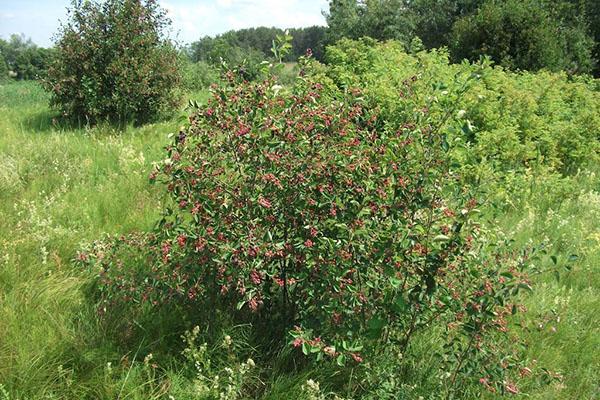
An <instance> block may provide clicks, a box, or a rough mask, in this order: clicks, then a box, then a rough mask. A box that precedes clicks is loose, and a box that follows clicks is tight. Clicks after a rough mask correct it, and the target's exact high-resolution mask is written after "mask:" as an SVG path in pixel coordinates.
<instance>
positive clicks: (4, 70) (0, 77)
mask: <svg viewBox="0 0 600 400" xmlns="http://www.w3.org/2000/svg"><path fill="white" fill-rule="evenodd" d="M7 80H8V65H6V61H4V58H3V57H1V55H0V82H4V81H7Z"/></svg>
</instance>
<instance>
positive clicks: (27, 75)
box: [0, 35, 54, 80]
mask: <svg viewBox="0 0 600 400" xmlns="http://www.w3.org/2000/svg"><path fill="white" fill-rule="evenodd" d="M53 56H54V51H53V49H45V48H42V47H38V46H36V45H35V44H34V43H33V42H32V41H31V39H26V38H25V36H23V35H11V36H10V39H9V40H8V41H4V40H2V39H0V63H4V64H5V66H6V67H7V68H8V71H12V74H13V78H15V79H17V80H23V79H41V78H44V77H45V76H46V73H47V70H48V67H49V65H50V63H51V62H52V59H53ZM2 68H3V66H1V65H0V73H1V71H2ZM2 75H3V76H4V75H7V72H4V73H2ZM0 79H2V78H0Z"/></svg>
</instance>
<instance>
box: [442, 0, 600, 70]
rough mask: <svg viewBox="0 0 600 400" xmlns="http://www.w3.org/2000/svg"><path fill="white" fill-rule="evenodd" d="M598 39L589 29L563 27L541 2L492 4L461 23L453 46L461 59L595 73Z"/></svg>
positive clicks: (455, 56)
mask: <svg viewBox="0 0 600 400" xmlns="http://www.w3.org/2000/svg"><path fill="white" fill-rule="evenodd" d="M592 46H593V41H592V39H591V38H589V37H587V35H586V32H585V28H584V27H581V26H580V27H577V26H574V27H570V28H569V30H566V29H563V27H562V26H561V21H560V20H559V19H558V18H554V17H553V16H552V15H551V14H550V13H549V12H548V10H547V9H546V8H545V7H544V6H542V5H541V4H540V2H538V1H537V0H527V1H517V0H508V1H502V2H495V1H489V2H486V3H485V4H484V5H483V6H482V7H481V8H479V9H478V11H477V12H476V13H475V14H473V15H470V16H468V17H465V18H462V19H461V20H459V21H457V22H456V24H455V25H454V27H453V37H452V40H451V49H452V54H453V57H454V58H455V59H457V60H461V59H463V58H466V59H469V60H476V59H478V58H479V57H480V56H481V55H482V54H485V55H488V56H490V57H491V58H492V60H494V61H496V62H497V63H498V64H500V65H502V66H504V67H507V68H510V69H526V70H533V71H535V70H539V69H541V68H547V69H550V70H553V71H557V70H568V71H570V72H572V73H582V72H583V73H585V72H590V71H591V69H592V61H591V49H592Z"/></svg>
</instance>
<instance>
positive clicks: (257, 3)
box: [0, 0, 328, 47]
mask: <svg viewBox="0 0 600 400" xmlns="http://www.w3.org/2000/svg"><path fill="white" fill-rule="evenodd" d="M159 3H160V4H161V6H162V7H163V8H165V9H166V10H167V12H168V15H169V17H170V18H171V20H172V21H173V25H172V30H173V31H172V33H171V37H172V38H173V39H176V40H177V41H179V42H181V43H190V42H193V41H195V40H198V39H199V38H201V37H203V36H206V35H209V36H214V35H216V34H219V33H223V32H226V31H228V30H231V29H242V28H251V27H255V26H275V27H279V28H299V27H305V26H311V25H325V18H324V17H323V14H322V11H323V10H327V9H328V1H327V0H159ZM69 5H70V0H48V1H44V0H0V37H2V38H3V39H7V38H8V37H9V36H10V35H11V34H13V33H19V34H20V33H22V34H24V35H25V36H26V37H30V38H31V39H32V40H33V41H34V43H36V44H38V45H40V46H43V47H48V46H51V45H52V38H53V36H54V34H55V33H56V31H57V30H58V27H59V21H60V20H64V19H65V18H66V15H67V12H66V10H67V7H68V6H69Z"/></svg>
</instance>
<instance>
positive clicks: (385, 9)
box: [0, 0, 600, 79]
mask: <svg viewBox="0 0 600 400" xmlns="http://www.w3.org/2000/svg"><path fill="white" fill-rule="evenodd" d="M138 1H140V2H141V3H144V1H141V0H138ZM324 16H325V18H326V21H327V26H311V27H306V28H292V29H289V30H288V32H289V34H290V35H291V36H292V37H293V40H292V50H291V51H290V52H289V54H288V55H287V56H286V58H285V60H284V61H288V62H293V61H296V60H297V59H298V57H300V56H301V55H303V54H305V52H306V50H307V49H309V48H310V49H311V50H312V54H313V56H314V57H315V58H316V59H317V60H319V61H325V62H326V60H325V59H324V49H325V47H326V46H328V45H331V44H334V43H336V42H337V41H338V40H340V39H342V38H350V39H358V38H361V37H365V36H367V37H371V38H374V39H377V40H390V39H393V40H398V41H400V42H401V43H403V44H404V45H405V47H406V49H407V50H415V49H421V48H425V49H432V48H439V47H446V48H448V50H449V52H450V55H451V58H452V60H453V61H455V62H460V61H462V60H463V59H467V60H469V61H476V60H478V59H479V58H480V57H482V56H483V55H486V56H489V57H490V58H491V59H492V60H493V61H494V62H495V63H496V64H498V65H501V66H503V67H505V68H507V69H512V70H533V71H535V70H539V69H548V70H552V71H559V70H564V71H567V72H568V73H569V74H594V75H595V76H600V2H599V1H597V0H330V1H329V9H328V10H327V11H326V12H324ZM283 33H284V30H282V29H280V28H274V27H257V28H248V29H240V30H231V31H228V32H225V33H223V34H219V35H216V36H213V37H211V36H205V37H202V38H200V39H198V40H197V41H195V42H192V43H190V44H188V45H187V46H185V47H183V48H181V49H180V53H181V55H182V56H183V58H184V59H187V60H188V61H189V62H192V63H198V62H203V63H207V64H209V65H220V64H221V63H222V62H225V63H226V64H228V65H230V66H236V65H240V64H242V63H245V64H246V65H248V66H249V68H253V67H254V68H256V66H257V65H258V64H260V62H262V61H264V60H265V59H268V58H269V57H270V56H271V46H272V42H273V40H274V39H275V37H276V36H277V35H282V34H283ZM52 54H53V49H45V48H42V47H39V46H36V45H35V44H34V43H33V42H32V41H31V40H30V39H26V38H25V37H24V36H22V35H12V36H11V37H10V38H9V39H8V40H2V39H0V79H2V78H4V79H5V78H7V77H9V76H10V77H12V78H15V79H36V78H39V77H42V76H43V75H44V74H45V71H46V70H47V69H48V66H49V64H50V63H51V60H52Z"/></svg>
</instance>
